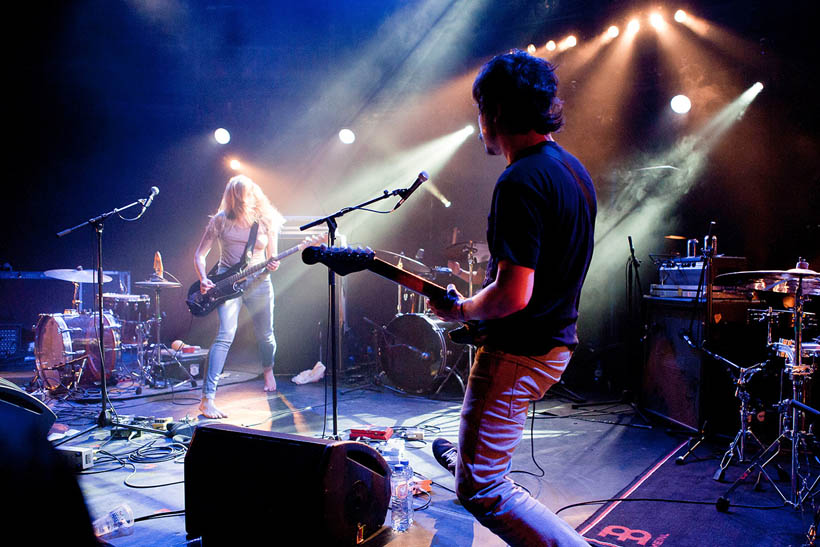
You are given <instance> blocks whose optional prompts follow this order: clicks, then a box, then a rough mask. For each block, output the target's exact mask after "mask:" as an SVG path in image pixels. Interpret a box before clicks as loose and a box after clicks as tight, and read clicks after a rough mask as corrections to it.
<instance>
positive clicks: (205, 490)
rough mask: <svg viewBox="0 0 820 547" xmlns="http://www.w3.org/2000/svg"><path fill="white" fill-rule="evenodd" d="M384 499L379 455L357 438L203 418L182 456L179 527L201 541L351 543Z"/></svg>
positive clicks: (365, 533) (377, 525) (376, 517)
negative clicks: (205, 421)
mask: <svg viewBox="0 0 820 547" xmlns="http://www.w3.org/2000/svg"><path fill="white" fill-rule="evenodd" d="M389 503H390V472H389V468H388V466H387V463H386V462H385V461H384V459H383V458H382V457H381V455H380V454H379V453H378V452H377V451H376V450H374V449H373V448H371V447H369V446H367V445H365V444H362V443H358V442H351V441H333V440H325V439H312V438H308V437H301V436H297V435H289V434H286V433H274V432H269V431H258V430H255V429H248V428H243V427H237V426H233V425H229V424H208V425H203V426H198V427H197V428H196V429H195V430H194V434H193V437H192V438H191V444H190V448H189V449H188V453H187V455H186V456H185V530H186V532H187V533H188V538H189V539H196V538H198V537H201V538H202V542H203V544H204V545H206V546H208V545H222V544H231V545H241V544H245V545H247V544H249V543H247V542H249V541H251V542H255V541H262V540H264V541H265V542H266V543H267V542H270V541H272V540H277V539H276V538H286V537H288V538H290V537H298V538H300V539H299V544H300V545H356V544H359V543H361V542H363V541H364V540H366V539H367V538H368V537H369V536H371V535H373V534H374V533H375V532H377V531H378V530H380V529H381V527H382V526H383V524H384V520H385V516H386V515H387V508H388V506H389ZM260 544H261V543H260Z"/></svg>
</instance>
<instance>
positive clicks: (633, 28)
mask: <svg viewBox="0 0 820 547" xmlns="http://www.w3.org/2000/svg"><path fill="white" fill-rule="evenodd" d="M639 30H641V23H640V21H638V20H637V19H633V20H631V21H630V22H629V24H628V25H626V32H628V33H629V34H636V33H637V32H638V31H639Z"/></svg>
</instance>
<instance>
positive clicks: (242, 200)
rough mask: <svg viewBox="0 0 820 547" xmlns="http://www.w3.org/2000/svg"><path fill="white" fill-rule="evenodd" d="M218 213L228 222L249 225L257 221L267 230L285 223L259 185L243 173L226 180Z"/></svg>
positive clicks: (275, 228) (276, 228)
mask: <svg viewBox="0 0 820 547" xmlns="http://www.w3.org/2000/svg"><path fill="white" fill-rule="evenodd" d="M219 213H223V214H224V215H225V219H226V221H227V222H230V223H239V224H242V225H247V226H250V225H251V224H253V223H254V222H257V221H258V222H259V223H260V224H262V225H264V227H265V228H266V229H267V231H269V232H270V231H276V230H278V229H279V228H281V226H282V224H284V223H285V218H284V217H283V216H282V215H281V214H280V213H279V211H277V210H276V208H275V207H274V206H273V205H271V202H270V200H269V199H268V197H267V196H266V195H265V193H264V192H263V191H262V189H261V188H260V187H259V185H258V184H256V183H255V182H254V181H253V180H251V179H250V177H247V176H245V175H236V176H235V177H231V179H230V180H229V181H228V184H227V185H226V186H225V192H224V193H223V194H222V202H221V203H220V204H219V210H218V211H217V215H218V214H219Z"/></svg>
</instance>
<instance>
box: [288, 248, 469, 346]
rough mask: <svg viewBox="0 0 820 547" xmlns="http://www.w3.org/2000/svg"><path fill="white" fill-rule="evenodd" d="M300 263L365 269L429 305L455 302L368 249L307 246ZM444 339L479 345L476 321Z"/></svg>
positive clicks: (442, 290) (343, 270) (436, 287)
mask: <svg viewBox="0 0 820 547" xmlns="http://www.w3.org/2000/svg"><path fill="white" fill-rule="evenodd" d="M302 261H303V262H304V263H305V264H316V263H322V264H324V265H325V266H327V267H328V268H330V269H331V270H333V271H334V272H336V273H337V274H339V275H343V276H344V275H347V274H350V273H353V272H360V271H363V270H369V271H371V272H373V273H375V274H377V275H380V276H382V277H384V278H386V279H389V280H390V281H393V282H394V283H397V284H399V285H401V286H402V287H405V288H407V289H410V290H411V291H415V292H417V293H421V294H423V295H424V296H426V297H427V298H429V299H430V300H432V301H433V302H436V303H439V304H442V306H440V307H444V306H446V305H447V303H448V302H450V303H451V305H452V304H453V303H455V301H456V296H455V294H454V293H451V292H448V291H447V289H445V288H444V287H442V286H441V285H437V284H435V283H432V282H430V281H428V280H426V279H424V278H423V277H419V276H417V275H415V274H412V273H410V272H408V271H406V270H402V269H401V268H398V267H396V266H394V265H392V264H390V263H389V262H385V261H384V260H382V259H380V258H378V257H376V253H375V252H374V251H373V250H372V249H369V248H368V249H362V248H356V249H353V248H351V247H328V246H326V245H320V246H318V247H316V246H314V247H307V248H305V249H304V250H303V251H302ZM447 334H448V336H449V337H450V339H451V340H452V341H453V342H456V343H457V344H481V343H482V342H483V338H484V337H483V336H482V335H481V334H480V333H479V332H478V322H477V321H466V322H464V323H462V326H461V327H459V328H457V329H453V330H451V331H449V332H448V333H447Z"/></svg>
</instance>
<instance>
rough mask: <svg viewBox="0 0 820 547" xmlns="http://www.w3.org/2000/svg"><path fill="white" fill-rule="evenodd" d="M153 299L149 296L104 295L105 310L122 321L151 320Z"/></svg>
mask: <svg viewBox="0 0 820 547" xmlns="http://www.w3.org/2000/svg"><path fill="white" fill-rule="evenodd" d="M150 307H151V299H150V298H149V296H148V295H147V294H118V293H103V309H106V310H110V311H111V312H112V313H113V314H114V316H115V317H116V318H117V319H119V320H120V321H137V322H139V321H145V320H147V319H150V313H151V312H150Z"/></svg>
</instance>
